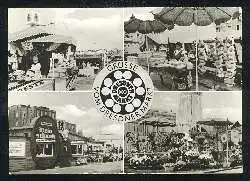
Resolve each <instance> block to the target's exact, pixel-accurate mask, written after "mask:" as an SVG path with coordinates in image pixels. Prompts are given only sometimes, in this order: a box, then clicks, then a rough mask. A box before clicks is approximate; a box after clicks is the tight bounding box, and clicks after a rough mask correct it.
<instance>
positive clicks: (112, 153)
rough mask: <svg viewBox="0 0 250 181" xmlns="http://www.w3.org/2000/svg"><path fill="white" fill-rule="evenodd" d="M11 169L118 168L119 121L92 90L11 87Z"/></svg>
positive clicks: (120, 154)
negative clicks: (106, 113) (105, 113)
mask: <svg viewBox="0 0 250 181" xmlns="http://www.w3.org/2000/svg"><path fill="white" fill-rule="evenodd" d="M8 121H9V172H10V174H92V173H93V174H94V173H104V174H105V173H107V174H114V173H116V174H117V173H123V145H124V144H123V136H124V135H123V124H122V123H119V122H114V121H108V120H106V119H104V118H103V117H102V116H101V115H100V114H99V113H98V111H97V110H96V108H95V107H94V104H93V103H92V98H91V92H74V93H73V92H10V93H9V95H8Z"/></svg>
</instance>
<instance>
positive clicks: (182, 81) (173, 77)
mask: <svg viewBox="0 0 250 181" xmlns="http://www.w3.org/2000/svg"><path fill="white" fill-rule="evenodd" d="M142 67H144V68H145V69H146V70H147V68H148V66H146V65H142ZM151 72H154V73H156V74H157V75H158V76H159V77H160V80H161V84H162V85H164V86H165V85H166V80H165V78H166V77H168V80H169V82H170V85H171V90H175V89H180V90H187V89H188V88H187V85H186V84H187V80H186V78H187V76H188V75H189V74H190V73H191V70H188V69H187V68H184V69H177V68H175V67H174V66H173V65H170V64H168V63H164V64H154V65H150V66H149V74H150V73H151Z"/></svg>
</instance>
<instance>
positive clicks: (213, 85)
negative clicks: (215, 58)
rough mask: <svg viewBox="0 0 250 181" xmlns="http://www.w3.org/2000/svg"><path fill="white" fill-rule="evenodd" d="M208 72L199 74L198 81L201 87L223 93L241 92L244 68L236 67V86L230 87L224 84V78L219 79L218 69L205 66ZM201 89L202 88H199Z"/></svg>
mask: <svg viewBox="0 0 250 181" xmlns="http://www.w3.org/2000/svg"><path fill="white" fill-rule="evenodd" d="M205 69H206V72H205V73H204V74H203V75H200V74H199V77H198V81H199V86H200V87H201V86H202V87H204V88H205V89H209V90H221V91H223V90H224V91H234V90H241V83H240V82H241V76H242V66H241V65H237V66H236V76H235V77H236V79H235V86H233V87H228V86H227V85H226V84H225V83H224V78H223V77H222V78H219V77H217V76H216V68H214V67H208V66H205ZM199 89H200V88H199Z"/></svg>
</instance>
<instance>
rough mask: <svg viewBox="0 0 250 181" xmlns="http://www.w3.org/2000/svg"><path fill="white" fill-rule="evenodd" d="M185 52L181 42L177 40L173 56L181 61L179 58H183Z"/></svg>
mask: <svg viewBox="0 0 250 181" xmlns="http://www.w3.org/2000/svg"><path fill="white" fill-rule="evenodd" d="M184 54H185V51H184V49H183V48H182V44H181V42H177V43H176V44H175V51H174V57H173V58H174V59H176V60H178V61H179V60H181V59H182V57H183V55H184Z"/></svg>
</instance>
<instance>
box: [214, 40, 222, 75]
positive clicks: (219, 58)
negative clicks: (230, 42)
mask: <svg viewBox="0 0 250 181" xmlns="http://www.w3.org/2000/svg"><path fill="white" fill-rule="evenodd" d="M216 50H217V56H216V57H215V63H214V65H215V67H216V76H217V77H219V78H222V77H224V72H223V68H222V67H223V53H224V47H223V42H222V41H219V40H218V41H217V42H216Z"/></svg>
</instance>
